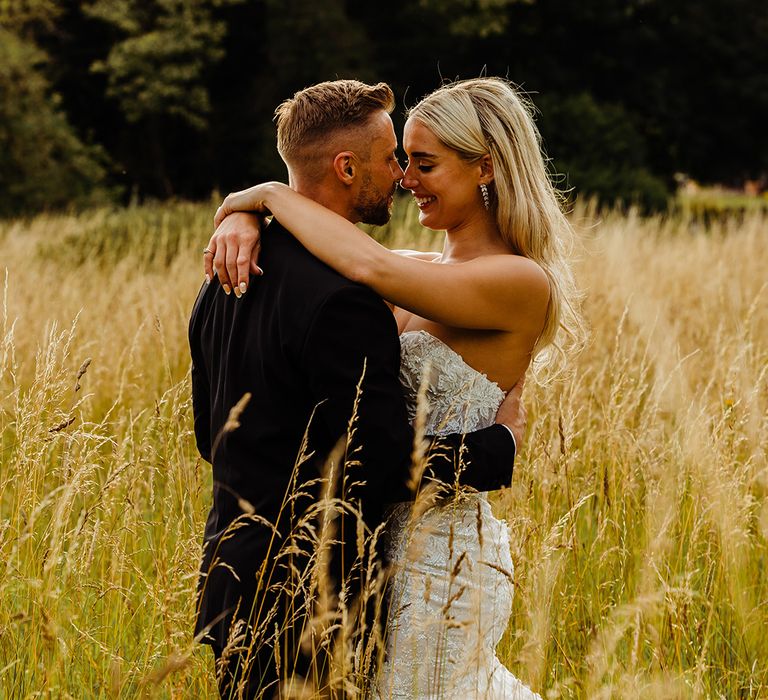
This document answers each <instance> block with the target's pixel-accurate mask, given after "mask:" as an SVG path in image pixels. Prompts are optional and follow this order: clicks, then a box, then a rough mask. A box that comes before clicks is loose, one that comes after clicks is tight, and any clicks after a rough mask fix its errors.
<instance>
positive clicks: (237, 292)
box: [233, 287, 243, 299]
mask: <svg viewBox="0 0 768 700" xmlns="http://www.w3.org/2000/svg"><path fill="white" fill-rule="evenodd" d="M233 291H234V292H235V296H236V297H237V298H238V299H239V298H240V297H241V296H243V293H242V292H241V291H240V287H235V288H234V290H233Z"/></svg>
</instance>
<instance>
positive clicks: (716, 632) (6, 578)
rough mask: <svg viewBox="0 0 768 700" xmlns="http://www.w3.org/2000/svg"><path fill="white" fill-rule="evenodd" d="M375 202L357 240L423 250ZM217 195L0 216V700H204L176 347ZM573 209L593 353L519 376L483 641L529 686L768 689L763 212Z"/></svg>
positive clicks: (185, 397) (200, 480)
mask: <svg viewBox="0 0 768 700" xmlns="http://www.w3.org/2000/svg"><path fill="white" fill-rule="evenodd" d="M398 206H400V207H401V208H400V210H399V212H400V213H399V214H398V216H396V218H395V219H394V220H393V222H392V223H391V224H390V226H389V227H388V229H387V230H385V231H383V232H381V233H378V234H376V235H377V236H381V240H383V241H384V242H385V243H386V244H387V245H390V246H391V247H396V248H401V247H417V248H422V249H430V248H434V247H439V245H440V240H439V237H437V236H435V234H432V233H431V232H424V231H421V230H419V228H418V225H417V223H416V221H415V218H414V212H413V210H411V209H408V207H407V205H406V203H405V202H400V203H399V204H398ZM213 209H214V207H213V206H212V205H188V204H177V205H164V206H160V205H157V206H147V207H144V208H135V209H127V210H118V211H107V210H103V211H93V212H90V213H86V214H80V215H76V216H75V215H72V216H64V215H61V216H40V217H37V218H34V219H31V220H23V221H22V220H19V221H12V222H5V223H2V224H0V250H2V261H1V263H0V264H1V265H2V268H0V275H1V277H0V284H1V285H3V288H2V289H0V297H1V298H2V307H1V308H0V436H1V437H0V439H1V442H0V450H1V451H0V698H9V699H10V698H27V697H44V698H67V697H72V698H133V697H146V696H149V697H161V698H166V697H168V698H206V697H214V696H215V695H216V687H215V682H214V676H213V672H212V656H211V655H210V653H209V650H208V649H207V648H205V647H200V646H199V645H196V644H195V643H194V642H193V639H192V619H193V615H194V607H195V596H194V591H195V586H196V578H197V566H198V558H199V553H200V542H201V537H202V531H203V524H204V519H205V515H206V512H207V508H208V506H209V503H210V492H211V477H210V469H209V466H208V465H207V464H206V463H205V462H203V461H202V460H201V459H200V458H199V457H198V455H197V452H196V450H195V446H194V439H193V435H192V412H191V400H190V386H189V377H188V372H189V358H188V349H187V348H188V346H187V338H186V333H187V318H188V314H189V311H190V309H191V306H192V302H193V300H194V298H195V295H196V293H197V291H198V288H199V286H200V282H201V281H202V277H203V273H202V268H201V263H202V256H201V251H202V248H203V247H204V245H205V243H206V242H207V239H208V235H209V233H210V229H211V223H210V222H211V219H212V213H213ZM573 221H574V224H575V225H576V227H577V230H578V232H579V248H578V249H577V250H576V251H575V255H576V257H577V258H578V262H577V270H578V278H579V281H580V283H581V286H582V287H583V289H584V291H585V293H586V298H585V302H584V305H585V312H586V315H587V318H588V321H589V325H590V332H591V340H590V344H589V346H588V347H587V349H586V350H585V351H584V352H583V353H582V355H581V356H580V357H578V358H577V359H576V360H575V361H574V363H573V366H572V370H573V371H572V373H571V375H570V376H569V377H568V378H567V379H565V380H563V381H561V382H560V383H556V384H554V385H549V386H547V385H537V384H536V383H535V382H534V381H533V380H530V381H529V382H528V384H527V387H526V394H525V399H526V405H527V407H528V411H529V428H528V436H527V438H526V443H525V446H524V448H523V449H522V452H521V455H520V457H519V458H518V461H517V465H516V467H515V472H514V475H513V477H512V483H511V487H510V488H509V489H506V490H505V491H503V492H501V493H500V494H498V495H497V496H496V497H494V509H495V510H496V512H497V514H498V515H501V516H503V517H505V518H506V519H507V520H508V522H509V525H510V532H511V539H512V558H513V561H514V563H515V575H514V579H515V604H514V613H513V618H512V620H511V624H510V627H509V630H508V633H507V635H506V636H505V638H504V640H503V641H502V643H501V645H500V647H499V652H500V655H501V657H502V658H503V659H504V660H505V662H506V663H507V665H508V666H509V667H510V668H511V669H512V670H513V671H514V673H515V674H516V675H517V676H518V677H520V678H521V679H523V680H524V681H525V682H526V683H527V684H528V685H530V686H531V687H532V688H534V689H535V690H537V691H538V692H540V693H541V694H542V696H544V697H546V698H590V699H594V698H763V697H768V634H766V630H768V546H767V540H768V502H767V500H766V494H767V493H768V273H767V272H766V271H768V214H765V213H761V212H760V211H756V212H754V213H747V214H743V215H741V216H740V218H738V219H731V220H724V221H720V222H712V221H710V223H709V224H708V226H707V227H704V225H703V224H700V223H696V222H695V221H692V220H690V219H684V218H673V219H665V218H649V219H643V218H639V217H637V216H635V215H633V214H631V213H630V214H628V215H626V214H620V213H604V214H599V215H598V214H597V213H595V212H594V211H592V210H590V209H589V208H586V207H577V209H576V211H575V212H574V214H573ZM265 274H269V270H265Z"/></svg>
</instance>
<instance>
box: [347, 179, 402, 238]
mask: <svg viewBox="0 0 768 700" xmlns="http://www.w3.org/2000/svg"><path fill="white" fill-rule="evenodd" d="M396 189H397V187H396V185H393V186H392V191H391V192H390V193H389V194H384V193H383V192H382V191H381V190H380V189H379V188H378V187H376V186H375V185H374V184H373V180H372V179H371V176H370V174H369V173H366V174H365V175H363V182H362V185H361V187H360V193H359V194H358V195H357V200H356V201H355V204H354V210H355V213H356V214H357V217H358V218H359V219H360V221H361V222H362V223H364V224H373V225H374V226H383V225H384V224H386V223H387V222H388V221H389V217H390V216H391V211H390V208H391V206H392V197H393V196H394V194H395V190H396Z"/></svg>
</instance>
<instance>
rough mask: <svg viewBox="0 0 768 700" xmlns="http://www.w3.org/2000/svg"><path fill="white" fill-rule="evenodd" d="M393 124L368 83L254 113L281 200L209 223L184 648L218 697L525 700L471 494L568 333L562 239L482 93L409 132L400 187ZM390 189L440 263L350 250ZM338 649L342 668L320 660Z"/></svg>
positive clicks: (486, 521) (574, 328)
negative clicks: (309, 692)
mask: <svg viewBox="0 0 768 700" xmlns="http://www.w3.org/2000/svg"><path fill="white" fill-rule="evenodd" d="M393 107H394V98H393V95H392V91H391V90H390V88H389V87H388V86H387V85H385V84H383V83H380V84H378V85H373V86H371V85H366V84H363V83H360V82H358V81H354V80H338V81H333V82H328V83H322V84H319V85H315V86H312V87H310V88H307V89H305V90H302V91H301V92H299V93H297V94H296V95H294V97H293V98H291V99H289V100H287V101H285V102H284V103H283V104H281V105H280V106H279V108H278V109H277V141H278V150H279V152H280V155H281V157H282V158H283V160H284V161H285V163H286V165H287V168H288V173H289V182H290V184H289V185H283V184H280V183H265V184H262V185H257V186H255V187H253V188H250V189H248V190H245V191H243V192H239V193H235V194H232V195H229V196H228V197H227V198H226V199H225V200H224V203H223V204H222V206H221V207H220V208H219V210H218V212H217V213H216V217H215V223H216V225H217V226H218V228H217V231H216V233H215V234H214V236H213V238H212V239H211V242H210V243H209V245H208V248H207V249H206V251H205V256H206V272H207V278H208V281H207V283H206V284H205V285H204V286H203V288H202V289H201V291H200V294H199V296H198V299H197V301H196V303H195V306H194V309H193V312H192V318H191V322H190V345H191V352H192V365H193V366H192V381H193V403H194V413H195V435H196V439H197V444H198V447H199V450H200V452H201V454H202V455H203V457H204V458H205V459H206V460H208V461H210V462H211V463H212V465H213V479H214V493H213V506H212V508H211V511H210V514H209V516H208V520H207V523H206V527H205V543H204V554H203V562H202V567H201V577H200V588H199V605H198V616H197V627H196V631H197V634H198V637H199V638H200V639H202V640H203V641H204V642H207V643H209V644H210V645H211V647H212V648H213V651H214V655H215V657H216V660H217V663H216V669H217V681H218V684H219V689H220V692H221V695H222V697H241V696H242V697H265V698H271V697H288V696H289V692H290V691H289V690H286V688H285V685H284V684H283V685H282V686H281V681H282V682H283V683H284V682H285V680H286V679H290V678H298V677H305V678H306V677H312V678H314V679H316V680H317V679H318V678H320V677H321V676H322V675H323V674H324V673H327V672H328V668H329V667H330V666H332V665H333V664H334V663H339V662H338V658H336V659H335V660H334V659H333V658H331V657H332V655H333V653H337V654H338V653H341V654H342V655H343V654H344V653H347V652H348V653H349V657H350V658H348V659H347V660H346V661H343V662H342V666H343V665H344V663H347V665H348V667H354V668H355V669H358V670H359V669H361V668H362V669H365V668H371V669H372V670H371V671H370V673H369V674H368V677H367V679H366V680H364V681H363V682H361V683H360V684H358V686H357V687H358V688H360V687H363V688H365V690H364V692H365V693H366V694H367V696H369V697H371V698H381V699H384V698H401V699H405V698H416V699H421V700H427V699H430V700H432V699H435V700H436V699H438V698H447V699H451V700H466V699H470V698H493V699H498V700H502V699H504V700H514V699H515V698H519V699H520V700H532V699H533V698H538V697H539V696H538V695H536V694H535V693H533V692H532V691H531V690H529V689H528V688H526V687H525V686H524V685H523V684H522V683H521V682H520V681H519V680H517V679H516V678H515V677H514V676H513V675H512V674H511V673H510V672H509V671H508V670H507V669H506V668H505V667H504V666H503V665H502V663H501V662H500V661H499V659H498V658H497V656H496V653H495V647H496V645H497V644H498V642H499V640H500V639H501V636H502V634H503V633H504V631H505V629H506V627H507V623H508V620H509V616H510V613H511V607H512V595H513V583H512V582H513V565H512V561H511V557H510V548H509V536H508V532H507V527H506V524H505V523H503V522H501V521H499V520H498V519H496V518H495V517H494V516H493V514H492V512H491V508H490V506H489V503H488V500H487V495H486V492H488V491H492V490H495V489H499V488H501V487H503V486H505V485H508V484H509V482H510V480H511V476H512V466H513V461H514V456H515V449H516V441H519V440H520V439H521V438H522V433H523V430H524V424H525V413H524V410H523V409H522V407H521V405H520V392H521V389H522V381H523V377H524V375H525V373H526V370H527V368H528V367H529V365H530V363H531V361H532V359H533V358H534V357H536V356H537V355H538V354H539V353H540V352H541V351H542V350H544V349H549V350H550V352H549V353H548V354H549V355H550V356H551V357H555V356H556V355H557V354H558V353H557V352H551V351H552V350H558V351H562V350H563V349H564V348H567V345H568V343H569V339H571V340H572V339H573V338H578V337H579V334H580V317H579V315H578V311H577V310H576V307H575V304H574V300H575V299H576V292H575V286H574V283H573V277H572V274H571V270H570V267H569V264H568V261H567V259H566V253H565V250H566V242H567V240H568V238H569V237H570V235H571V230H570V226H569V224H568V222H567V220H566V218H565V216H564V214H563V211H562V209H561V206H560V201H559V198H558V194H557V192H556V190H555V189H554V188H553V186H552V185H551V183H550V180H549V178H548V176H547V171H546V166H545V162H544V158H543V157H542V153H541V150H540V142H539V141H540V139H539V135H538V132H537V130H536V127H535V125H534V123H533V120H532V117H531V109H530V106H529V105H528V104H527V103H526V102H525V101H524V100H523V99H522V98H521V96H520V95H519V94H517V92H516V91H515V90H514V88H513V87H512V86H511V85H510V84H508V83H507V82H506V81H503V80H500V79H495V78H480V79H475V80H467V81H462V82H458V83H455V84H452V85H447V86H444V87H441V88H440V89H438V90H437V91H436V92H434V93H432V94H431V95H429V96H428V97H426V98H425V99H423V100H422V101H421V102H419V103H418V104H417V105H416V106H415V107H413V108H412V109H411V110H410V112H409V114H408V120H407V122H406V125H405V130H404V133H403V146H404V149H405V152H406V155H407V158H408V162H407V165H406V167H405V170H403V168H402V166H401V165H400V163H399V162H398V159H397V155H396V150H397V138H396V136H395V132H394V129H393V125H392V121H391V119H390V116H389V115H390V113H391V111H392V109H393ZM398 184H399V185H400V186H401V187H402V188H404V189H407V190H410V191H411V192H412V194H413V196H414V198H415V201H416V205H417V206H418V208H419V221H420V222H421V224H422V225H424V226H426V227H428V228H430V229H436V230H444V231H445V232H446V237H445V243H444V246H443V250H442V252H440V253H437V252H435V253H417V252H413V251H390V250H388V249H386V248H384V247H383V246H381V245H379V244H378V243H376V242H375V241H374V240H373V239H371V238H370V237H368V236H367V235H366V234H365V233H363V232H362V231H361V230H360V229H359V228H358V227H357V226H355V224H356V223H359V222H364V223H370V224H378V225H381V224H384V223H386V222H387V221H388V220H389V216H390V208H391V206H392V202H393V197H394V194H395V191H396V188H397V186H398ZM246 212H247V213H246ZM265 215H268V216H272V217H273V218H272V220H271V222H270V223H269V224H268V225H267V226H266V227H263V226H262V224H261V223H260V222H261V221H263V216H265ZM214 271H215V275H216V276H217V277H218V280H217V281H216V280H214ZM262 271H263V272H262ZM560 354H562V352H561V353H560ZM246 393H247V394H249V395H250V397H249V398H248V397H246V398H244V395H245V394H246ZM414 431H416V433H417V436H416V438H417V439H416V440H414ZM422 436H426V440H425V439H419V437H422ZM427 483H429V484H432V485H433V486H432V487H431V488H432V490H433V491H435V492H436V495H433V497H432V498H431V500H429V502H428V503H426V504H424V503H423V502H422V501H423V500H424V499H422V498H421V497H420V496H419V495H418V490H419V486H421V487H422V488H423V487H424V485H425V484H427ZM435 484H444V485H445V484H449V485H450V487H445V486H444V487H443V489H442V490H440V489H439V488H436V487H434V485H435ZM415 493H416V494H417V496H416V506H414V501H413V499H414V494H415ZM321 579H322V580H321ZM382 581H386V590H387V592H386V595H385V596H372V595H371V591H372V590H373V589H375V588H376V587H377V586H378V585H381V583H382ZM329 591H330V592H329ZM338 610H342V613H341V614H340V615H338V616H336V617H334V611H338ZM353 617H354V618H355V620H356V622H355V623H354V624H355V625H356V629H351V630H350V629H348V628H349V619H352V618H353ZM318 618H321V621H322V619H325V621H326V624H325V627H321V628H317V627H315V626H314V622H315V621H317V619H318ZM329 619H330V620H331V623H330V624H328V620H329ZM345 625H347V633H348V635H349V636H350V638H351V639H352V642H353V643H352V644H350V645H348V648H347V649H346V651H345V650H343V649H342V651H341V652H338V650H337V652H333V651H329V649H331V647H332V646H333V645H332V644H331V643H330V641H329V640H332V639H334V638H338V636H339V635H340V634H342V632H343V631H344V628H345ZM318 629H320V631H318ZM377 634H378V635H379V636H380V637H381V638H382V639H383V641H382V642H381V646H382V648H383V654H381V655H380V657H381V663H379V664H375V663H369V664H368V666H366V663H365V658H367V657H366V654H368V655H370V652H369V651H367V650H368V649H369V646H370V645H369V642H370V639H371V638H376V637H377ZM323 654H326V656H325V657H323V658H322V659H321V657H322V656H323ZM361 659H362V660H361ZM368 661H369V662H370V659H368ZM363 675H365V672H364V673H363ZM336 692H337V694H338V695H337V696H339V697H341V696H343V693H344V690H343V689H339V690H337V691H336Z"/></svg>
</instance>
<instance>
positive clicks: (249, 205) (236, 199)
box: [213, 182, 287, 227]
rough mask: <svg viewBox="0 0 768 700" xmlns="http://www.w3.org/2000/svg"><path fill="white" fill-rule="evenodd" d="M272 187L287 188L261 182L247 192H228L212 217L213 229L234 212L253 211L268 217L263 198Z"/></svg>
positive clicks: (268, 212) (278, 183) (277, 183)
mask: <svg viewBox="0 0 768 700" xmlns="http://www.w3.org/2000/svg"><path fill="white" fill-rule="evenodd" d="M272 185H280V186H282V187H287V185H283V184H282V183H280V182H262V183H261V184H260V185H254V186H253V187H249V188H248V189H247V190H240V192H230V193H229V194H228V195H227V196H226V197H225V198H224V201H223V202H222V203H221V206H220V207H219V208H218V209H217V210H216V214H215V216H214V217H213V225H214V227H218V226H219V224H220V223H221V222H222V221H224V219H225V218H226V217H227V216H229V215H230V214H231V213H232V212H235V211H253V212H256V213H257V214H262V215H264V216H269V214H270V211H269V209H268V208H267V204H266V201H265V197H266V196H267V193H268V191H269V189H270V187H271V186H272Z"/></svg>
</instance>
